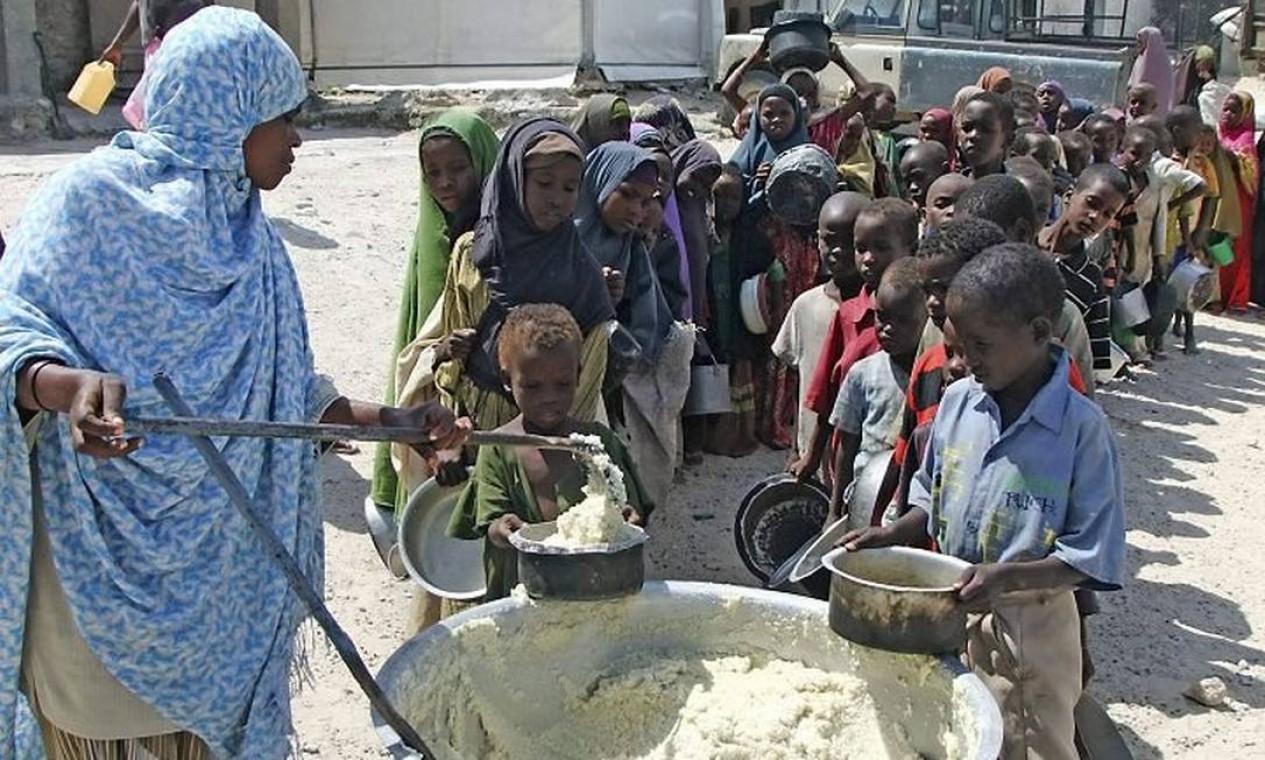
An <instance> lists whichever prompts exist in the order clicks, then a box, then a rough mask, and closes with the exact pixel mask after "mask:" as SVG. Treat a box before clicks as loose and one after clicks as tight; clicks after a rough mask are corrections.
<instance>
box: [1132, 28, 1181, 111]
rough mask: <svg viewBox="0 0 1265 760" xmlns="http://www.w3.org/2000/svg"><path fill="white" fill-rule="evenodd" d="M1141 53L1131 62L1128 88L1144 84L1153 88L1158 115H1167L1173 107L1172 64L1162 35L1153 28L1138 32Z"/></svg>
mask: <svg viewBox="0 0 1265 760" xmlns="http://www.w3.org/2000/svg"><path fill="white" fill-rule="evenodd" d="M1138 41H1139V42H1141V43H1142V46H1143V48H1142V53H1141V54H1140V55H1139V56H1138V58H1137V60H1136V61H1134V62H1133V73H1132V74H1131V75H1130V76H1129V86H1130V87H1132V86H1133V85H1135V84H1142V83H1146V84H1149V85H1152V86H1154V87H1155V92H1156V102H1157V103H1159V111H1158V112H1159V113H1161V114H1163V113H1167V112H1168V110H1169V109H1170V108H1172V107H1173V64H1172V62H1171V61H1169V60H1168V47H1167V45H1165V43H1164V35H1163V34H1162V33H1161V32H1160V30H1159V29H1156V28H1155V27H1153V26H1147V27H1143V28H1142V29H1141V30H1139V31H1138Z"/></svg>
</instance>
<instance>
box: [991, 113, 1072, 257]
mask: <svg viewBox="0 0 1265 760" xmlns="http://www.w3.org/2000/svg"><path fill="white" fill-rule="evenodd" d="M1051 139H1053V138H1051ZM1006 175H1007V176H1010V177H1014V178H1015V179H1017V180H1019V182H1020V183H1022V184H1023V187H1024V189H1025V190H1027V191H1028V195H1029V196H1030V197H1031V198H1032V205H1033V206H1034V207H1035V208H1034V210H1035V211H1036V212H1037V229H1038V230H1039V229H1040V228H1041V227H1044V226H1045V225H1047V224H1049V223H1050V222H1052V221H1054V220H1055V219H1057V218H1058V216H1059V213H1061V212H1062V211H1063V209H1062V207H1061V206H1060V205H1058V201H1059V198H1058V196H1057V195H1056V194H1055V192H1054V187H1055V183H1054V175H1053V174H1051V173H1050V172H1049V171H1048V170H1046V169H1043V168H1042V167H1041V164H1039V163H1037V162H1036V161H1034V160H1033V159H1031V158H1029V157H1027V156H1015V157H1014V158H1012V159H1010V160H1009V161H1007V162H1006ZM1070 186H1071V185H1070V183H1069V185H1068V187H1070ZM1036 232H1037V230H1033V233H1032V237H1033V239H1035V238H1036ZM1024 242H1028V243H1031V242H1032V240H1026V241H1024Z"/></svg>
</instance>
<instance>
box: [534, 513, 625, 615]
mask: <svg viewBox="0 0 1265 760" xmlns="http://www.w3.org/2000/svg"><path fill="white" fill-rule="evenodd" d="M557 532H558V524H557V523H556V522H544V523H535V524H533V525H525V526H523V527H522V528H520V529H519V530H518V531H516V532H515V533H513V534H512V535H511V536H510V543H511V544H512V545H513V546H514V548H515V549H517V550H518V582H519V583H522V584H523V587H524V588H526V589H527V595H528V596H530V597H531V598H533V599H569V600H575V601H592V600H595V599H614V598H617V597H621V596H628V595H630V594H635V593H637V592H638V591H640V590H641V587H642V585H643V584H644V583H645V582H646V554H645V545H646V534H645V533H644V532H643V531H642V530H641V529H640V528H638V529H637V536H636V537H635V538H630V539H628V540H626V541H621V542H619V543H616V544H611V545H609V546H607V547H603V548H585V549H572V548H570V547H565V546H552V545H549V544H545V543H544V542H545V541H546V540H548V539H549V537H550V536H552V535H554V534H555V533H557Z"/></svg>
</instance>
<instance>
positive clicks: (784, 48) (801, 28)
mask: <svg viewBox="0 0 1265 760" xmlns="http://www.w3.org/2000/svg"><path fill="white" fill-rule="evenodd" d="M764 36H765V37H767V38H768V40H769V63H771V64H772V65H773V70H774V71H777V72H779V73H780V72H783V71H786V70H787V69H794V68H799V67H804V68H808V69H812V70H813V71H821V70H822V69H824V68H826V64H828V63H830V27H828V26H826V22H825V21H823V20H822V16H821V14H820V13H813V12H811V11H778V12H777V13H774V14H773V25H772V26H770V27H769V30H768V31H767V32H765V35H764Z"/></svg>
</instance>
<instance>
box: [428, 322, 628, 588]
mask: <svg viewBox="0 0 1265 760" xmlns="http://www.w3.org/2000/svg"><path fill="white" fill-rule="evenodd" d="M582 342H583V338H582V336H581V334H580V328H579V326H578V325H577V324H576V322H575V319H574V318H572V316H571V314H570V313H569V312H568V311H567V310H566V309H565V308H563V307H561V306H557V305H554V304H525V305H523V306H519V307H516V308H515V309H513V310H512V311H511V312H510V313H509V316H508V317H507V318H506V319H505V323H504V325H503V326H502V327H501V335H500V339H499V345H498V349H497V360H498V361H499V362H500V365H501V373H502V375H503V377H504V378H505V383H506V385H507V386H508V388H509V390H510V392H511V393H512V394H513V395H514V402H515V403H516V404H517V405H518V408H519V410H520V412H521V413H520V414H519V415H518V416H517V417H515V418H514V419H513V420H510V421H509V422H508V423H506V424H505V426H504V427H502V428H500V432H505V433H530V434H533V435H548V436H568V435H571V434H572V433H580V434H582V435H596V436H598V437H600V438H601V439H602V445H603V446H604V447H605V448H606V453H607V454H609V455H610V457H611V460H612V461H614V463H615V464H616V466H618V467H619V468H620V469H621V470H623V472H624V485H625V488H626V490H627V492H628V506H629V509H628V510H626V512H625V515H624V517H625V518H626V519H627V520H628V521H629V522H631V523H633V524H634V525H642V526H644V525H645V521H646V518H648V517H649V516H650V511H651V510H652V509H653V505H652V504H651V503H650V502H649V500H648V499H647V498H646V495H645V490H644V489H643V488H642V485H641V480H640V478H639V477H638V476H637V471H636V469H635V468H634V467H633V462H632V458H631V457H630V456H629V455H628V450H627V449H626V448H625V447H624V444H623V442H622V441H620V440H619V438H618V437H617V436H616V435H615V434H614V433H613V432H611V430H610V429H609V428H607V427H606V426H604V425H602V424H600V423H596V422H592V423H582V422H577V421H576V420H575V419H573V418H572V417H571V416H570V413H569V410H570V409H571V404H572V402H573V401H574V399H575V392H576V384H577V382H578V380H579V376H580V345H581V343H582ZM587 482H588V476H587V473H586V472H585V470H584V468H583V467H582V466H581V465H580V463H579V462H577V461H576V460H575V459H574V458H573V457H572V456H571V454H570V453H569V452H566V451H553V450H543V449H536V448H531V447H526V446H484V447H482V448H480V449H479V456H478V459H477V461H476V462H475V466H474V474H473V476H472V477H471V478H470V482H469V483H467V484H466V488H465V490H464V491H462V493H461V496H460V499H459V501H458V502H457V508H456V510H455V511H454V512H453V516H452V521H451V522H450V523H449V525H448V534H449V535H451V536H455V537H457V538H466V539H479V538H482V539H484V544H483V568H484V573H485V575H486V578H487V587H488V592H487V596H486V598H485V599H486V600H487V601H491V600H493V599H500V598H502V597H505V596H508V595H509V593H510V591H511V590H513V588H514V586H516V585H517V584H518V560H517V556H516V554H515V552H514V549H513V547H511V546H510V543H509V537H510V534H511V533H513V532H514V531H516V530H518V529H519V528H521V527H523V526H524V525H526V524H529V523H538V522H547V521H549V520H555V519H557V517H558V515H559V514H561V513H563V512H565V511H567V509H569V508H571V507H573V506H575V505H576V504H578V503H580V502H581V501H582V500H583V499H584V494H583V493H582V491H581V489H582V488H583V486H584V485H585V484H586V483H587Z"/></svg>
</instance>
